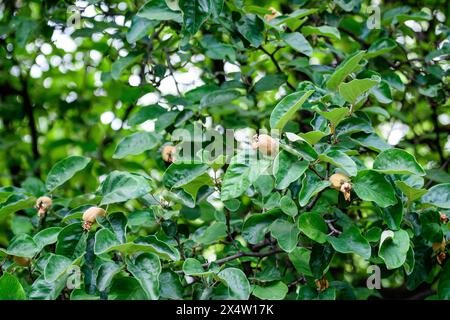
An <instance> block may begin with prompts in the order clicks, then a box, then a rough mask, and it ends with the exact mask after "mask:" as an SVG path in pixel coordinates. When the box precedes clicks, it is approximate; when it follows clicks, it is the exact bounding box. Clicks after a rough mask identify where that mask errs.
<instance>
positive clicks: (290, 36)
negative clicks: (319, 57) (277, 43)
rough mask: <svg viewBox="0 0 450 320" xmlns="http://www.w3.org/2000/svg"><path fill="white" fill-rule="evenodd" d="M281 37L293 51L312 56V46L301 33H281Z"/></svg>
mask: <svg viewBox="0 0 450 320" xmlns="http://www.w3.org/2000/svg"><path fill="white" fill-rule="evenodd" d="M281 39H282V40H283V41H284V42H286V43H287V45H289V46H290V47H291V48H292V49H294V50H295V51H297V52H300V53H303V54H304V55H306V56H308V57H310V56H312V54H313V48H312V47H311V45H310V44H309V42H308V40H306V39H305V37H304V36H303V35H302V34H301V33H299V32H291V33H282V34H281Z"/></svg>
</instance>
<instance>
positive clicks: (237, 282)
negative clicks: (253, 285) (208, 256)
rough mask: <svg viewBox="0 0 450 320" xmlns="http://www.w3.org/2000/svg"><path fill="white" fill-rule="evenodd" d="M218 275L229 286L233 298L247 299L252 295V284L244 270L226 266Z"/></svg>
mask: <svg viewBox="0 0 450 320" xmlns="http://www.w3.org/2000/svg"><path fill="white" fill-rule="evenodd" d="M217 277H218V278H219V279H220V280H221V281H222V282H223V283H224V284H225V285H226V286H227V287H228V293H229V295H230V297H231V298H232V299H237V300H247V299H248V297H249V296H250V284H249V282H248V280H247V277H246V276H245V274H244V272H242V270H240V269H237V268H226V269H223V270H222V271H220V272H219V273H218V274H217Z"/></svg>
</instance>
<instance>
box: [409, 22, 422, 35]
mask: <svg viewBox="0 0 450 320" xmlns="http://www.w3.org/2000/svg"><path fill="white" fill-rule="evenodd" d="M405 25H406V26H407V27H408V28H410V29H411V30H413V31H414V32H421V31H422V26H421V25H420V24H419V23H417V22H416V21H414V20H407V21H405Z"/></svg>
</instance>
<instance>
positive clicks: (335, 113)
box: [312, 106, 350, 128]
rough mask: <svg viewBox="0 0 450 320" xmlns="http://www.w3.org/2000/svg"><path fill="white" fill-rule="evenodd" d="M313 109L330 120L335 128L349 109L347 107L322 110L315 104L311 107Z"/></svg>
mask: <svg viewBox="0 0 450 320" xmlns="http://www.w3.org/2000/svg"><path fill="white" fill-rule="evenodd" d="M312 109H313V110H314V111H316V112H317V113H318V114H320V115H321V116H322V117H324V118H325V119H327V120H328V121H330V123H331V124H332V126H333V127H334V128H336V127H337V126H338V124H339V123H340V122H341V121H342V120H344V119H345V117H347V116H348V114H349V112H350V110H349V109H348V108H345V107H343V108H335V109H332V110H330V111H322V110H320V109H319V108H318V107H317V106H314V107H313V108H312Z"/></svg>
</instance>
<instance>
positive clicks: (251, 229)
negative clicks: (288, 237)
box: [242, 209, 281, 244]
mask: <svg viewBox="0 0 450 320" xmlns="http://www.w3.org/2000/svg"><path fill="white" fill-rule="evenodd" d="M280 215H281V212H280V210H278V209H273V210H269V211H267V212H265V213H260V214H251V215H250V216H248V218H247V219H246V220H245V221H244V224H243V226H242V237H243V238H244V239H245V240H246V241H247V242H249V243H251V244H256V243H259V242H261V241H263V240H264V236H265V234H266V233H267V228H268V227H269V225H270V224H272V222H273V221H275V220H276V219H277V218H278V217H279V216H280Z"/></svg>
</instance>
